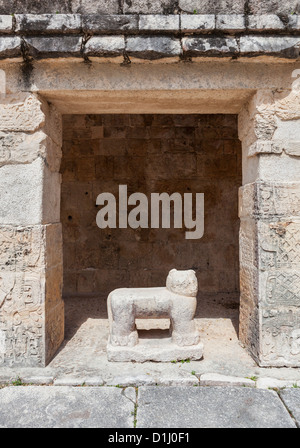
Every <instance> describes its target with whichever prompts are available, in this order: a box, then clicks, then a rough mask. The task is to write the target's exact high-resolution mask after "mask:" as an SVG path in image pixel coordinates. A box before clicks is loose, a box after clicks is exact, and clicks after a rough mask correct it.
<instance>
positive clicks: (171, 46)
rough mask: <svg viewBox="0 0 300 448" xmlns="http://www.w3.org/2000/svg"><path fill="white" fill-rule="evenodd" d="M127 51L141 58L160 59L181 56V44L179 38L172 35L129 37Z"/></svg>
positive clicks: (130, 54)
mask: <svg viewBox="0 0 300 448" xmlns="http://www.w3.org/2000/svg"><path fill="white" fill-rule="evenodd" d="M126 52H127V53H128V54H129V56H134V57H136V58H140V59H160V58H168V57H174V56H179V55H180V54H181V46H180V41H179V39H174V38H172V37H161V36H158V37H154V36H153V37H152V36H151V37H148V36H147V37H146V36H145V37H144V36H139V37H128V39H127V41H126Z"/></svg>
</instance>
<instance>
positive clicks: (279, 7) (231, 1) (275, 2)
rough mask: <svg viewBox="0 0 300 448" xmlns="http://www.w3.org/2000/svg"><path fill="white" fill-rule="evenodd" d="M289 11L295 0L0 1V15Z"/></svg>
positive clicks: (296, 6)
mask: <svg viewBox="0 0 300 448" xmlns="http://www.w3.org/2000/svg"><path fill="white" fill-rule="evenodd" d="M194 11H197V13H198V14H213V13H219V14H241V13H246V14H270V13H273V14H275V13H280V14H291V13H292V12H295V13H297V14H299V13H300V2H299V0H282V1H280V0H162V1H161V0H152V1H148V0H0V14H13V13H20V14H22V13H31V14H43V13H56V12H58V13H60V14H66V13H83V14H97V13H98V14H176V13H180V12H183V13H193V12H194Z"/></svg>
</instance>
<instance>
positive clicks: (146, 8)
mask: <svg viewBox="0 0 300 448" xmlns="http://www.w3.org/2000/svg"><path fill="white" fill-rule="evenodd" d="M174 10H175V4H174V1H173V0H163V1H159V0H153V1H151V2H148V1H147V0H125V1H124V5H123V11H124V13H125V14H128V13H129V14H132V13H137V14H171V13H173V12H174Z"/></svg>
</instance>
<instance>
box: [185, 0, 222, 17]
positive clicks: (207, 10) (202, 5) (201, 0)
mask: <svg viewBox="0 0 300 448" xmlns="http://www.w3.org/2000/svg"><path fill="white" fill-rule="evenodd" d="M178 6H179V8H180V9H181V10H182V12H184V13H194V12H196V13H197V14H214V13H215V2H214V1H209V0H195V1H193V0H179V3H178Z"/></svg>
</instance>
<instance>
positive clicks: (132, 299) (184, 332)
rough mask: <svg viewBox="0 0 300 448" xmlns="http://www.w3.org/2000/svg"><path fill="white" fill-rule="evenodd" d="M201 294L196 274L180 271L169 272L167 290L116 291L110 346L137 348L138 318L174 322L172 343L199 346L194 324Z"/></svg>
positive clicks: (110, 309)
mask: <svg viewBox="0 0 300 448" xmlns="http://www.w3.org/2000/svg"><path fill="white" fill-rule="evenodd" d="M197 292H198V282H197V278H196V274H195V272H194V271H193V270H187V271H177V270H176V269H172V270H171V271H170V272H169V275H168V277H167V282H166V287H161V288H121V289H115V290H114V291H112V292H111V293H110V294H109V296H108V300H107V307H108V316H109V324H110V340H109V342H110V344H111V345H113V346H127V347H133V346H135V345H137V344H138V333H137V329H136V325H135V319H136V318H139V319H141V318H142V319H159V318H170V321H171V327H170V331H171V335H172V342H174V343H175V344H176V345H179V346H191V345H197V344H198V343H199V341H200V335H199V333H198V331H197V329H196V325H195V321H194V315H195V311H196V306H197V299H196V296H197Z"/></svg>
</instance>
